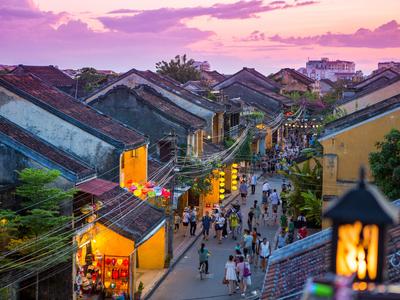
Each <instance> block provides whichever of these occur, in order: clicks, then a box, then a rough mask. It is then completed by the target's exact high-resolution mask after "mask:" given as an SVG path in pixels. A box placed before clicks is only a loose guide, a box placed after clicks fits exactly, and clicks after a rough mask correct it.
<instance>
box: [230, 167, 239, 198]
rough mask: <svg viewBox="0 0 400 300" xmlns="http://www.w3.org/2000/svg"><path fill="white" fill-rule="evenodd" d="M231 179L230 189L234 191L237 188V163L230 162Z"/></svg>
mask: <svg viewBox="0 0 400 300" xmlns="http://www.w3.org/2000/svg"><path fill="white" fill-rule="evenodd" d="M231 173H232V181H231V189H232V191H236V190H237V189H238V164H236V163H234V164H232V170H231Z"/></svg>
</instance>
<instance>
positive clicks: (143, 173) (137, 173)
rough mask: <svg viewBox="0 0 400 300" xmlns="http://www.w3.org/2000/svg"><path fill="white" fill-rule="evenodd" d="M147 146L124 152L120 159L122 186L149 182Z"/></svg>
mask: <svg viewBox="0 0 400 300" xmlns="http://www.w3.org/2000/svg"><path fill="white" fill-rule="evenodd" d="M147 146H148V145H143V146H141V147H139V148H136V149H132V150H127V151H124V152H123V153H122V154H121V157H120V186H121V187H126V186H128V185H129V184H132V183H133V182H137V183H139V184H144V183H146V182H147Z"/></svg>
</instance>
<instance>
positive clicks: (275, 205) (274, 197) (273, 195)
mask: <svg viewBox="0 0 400 300" xmlns="http://www.w3.org/2000/svg"><path fill="white" fill-rule="evenodd" d="M270 199H271V204H272V213H273V219H274V224H276V222H277V217H278V205H279V202H280V199H279V195H278V193H277V192H276V189H274V191H273V192H272V193H271V196H270Z"/></svg>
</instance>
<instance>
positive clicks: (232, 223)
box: [229, 210, 240, 240]
mask: <svg viewBox="0 0 400 300" xmlns="http://www.w3.org/2000/svg"><path fill="white" fill-rule="evenodd" d="M239 221H240V220H239V216H238V214H237V213H236V211H235V210H234V211H232V213H231V214H230V216H229V227H230V229H231V232H232V239H234V240H237V236H238V228H239Z"/></svg>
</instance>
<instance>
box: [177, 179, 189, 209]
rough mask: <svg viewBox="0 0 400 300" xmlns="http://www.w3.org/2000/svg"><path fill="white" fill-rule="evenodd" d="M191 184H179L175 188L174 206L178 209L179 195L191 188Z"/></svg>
mask: <svg viewBox="0 0 400 300" xmlns="http://www.w3.org/2000/svg"><path fill="white" fill-rule="evenodd" d="M190 188H191V186H188V185H187V186H179V187H176V188H175V191H174V201H173V208H174V209H176V208H177V207H178V201H179V197H180V196H182V195H183V194H184V193H186V192H187V191H188V190H190Z"/></svg>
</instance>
